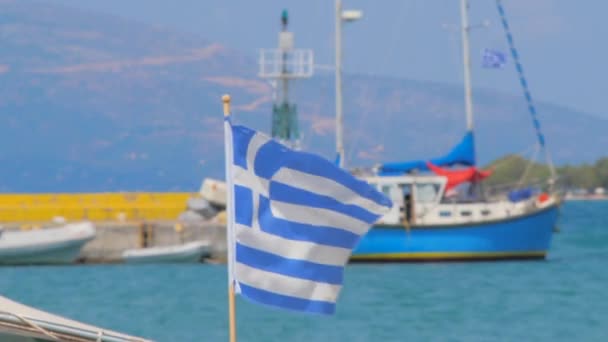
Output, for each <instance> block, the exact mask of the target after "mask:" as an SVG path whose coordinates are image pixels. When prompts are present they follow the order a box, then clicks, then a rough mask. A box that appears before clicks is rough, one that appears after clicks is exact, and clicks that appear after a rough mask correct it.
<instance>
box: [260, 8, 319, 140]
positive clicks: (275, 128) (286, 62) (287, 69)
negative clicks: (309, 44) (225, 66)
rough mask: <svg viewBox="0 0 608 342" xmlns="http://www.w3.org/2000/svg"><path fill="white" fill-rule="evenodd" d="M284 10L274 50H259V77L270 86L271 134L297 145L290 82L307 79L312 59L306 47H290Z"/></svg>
mask: <svg viewBox="0 0 608 342" xmlns="http://www.w3.org/2000/svg"><path fill="white" fill-rule="evenodd" d="M288 23H289V18H288V16H287V10H283V12H282V14H281V28H282V29H281V32H280V33H279V47H278V48H277V49H261V50H260V60H259V63H260V73H259V76H260V77H262V78H265V79H268V80H269V81H270V83H271V84H272V86H273V91H274V94H273V105H272V137H273V138H275V139H277V140H279V141H281V142H282V143H284V144H286V145H287V146H290V147H292V148H299V147H300V132H299V130H298V114H297V107H296V105H295V104H294V103H292V102H291V101H290V100H289V86H290V82H292V81H293V80H295V79H298V78H310V77H311V76H312V74H313V68H314V59H313V53H312V50H310V49H294V37H293V33H292V32H289V31H287V25H288Z"/></svg>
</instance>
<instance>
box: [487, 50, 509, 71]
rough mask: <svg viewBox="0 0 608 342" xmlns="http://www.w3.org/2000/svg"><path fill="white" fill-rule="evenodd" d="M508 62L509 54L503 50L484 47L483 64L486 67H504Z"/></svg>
mask: <svg viewBox="0 0 608 342" xmlns="http://www.w3.org/2000/svg"><path fill="white" fill-rule="evenodd" d="M505 64H507V55H506V54H505V53H503V52H501V51H498V50H493V49H484V50H483V53H482V65H483V67H484V68H502V67H503V66H505Z"/></svg>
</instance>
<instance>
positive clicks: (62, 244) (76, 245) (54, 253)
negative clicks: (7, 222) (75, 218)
mask: <svg viewBox="0 0 608 342" xmlns="http://www.w3.org/2000/svg"><path fill="white" fill-rule="evenodd" d="M94 237H95V227H94V226H93V224H92V223H90V222H80V223H69V224H65V225H63V226H60V227H52V228H44V229H35V230H28V231H22V230H4V231H2V233H0V264H5V265H6V264H9V265H23V264H68V263H72V262H74V261H76V259H77V258H78V256H79V255H80V250H81V249H82V247H83V246H84V245H85V244H86V243H87V242H89V241H90V240H92V239H93V238H94Z"/></svg>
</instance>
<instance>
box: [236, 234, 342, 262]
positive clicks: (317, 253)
mask: <svg viewBox="0 0 608 342" xmlns="http://www.w3.org/2000/svg"><path fill="white" fill-rule="evenodd" d="M236 239H237V241H238V242H239V243H241V244H243V245H245V246H249V247H251V248H255V249H258V250H261V251H264V252H268V253H272V254H275V255H278V256H281V257H284V258H288V259H297V260H306V261H310V262H316V263H319V264H324V265H333V266H344V264H345V263H346V262H347V261H348V258H349V257H350V254H351V250H350V249H348V248H340V247H331V246H325V245H320V244H316V243H314V242H307V241H295V240H289V239H285V238H282V237H279V236H276V235H272V234H268V233H266V232H264V231H261V230H253V229H251V228H249V227H247V226H244V225H240V224H237V225H236Z"/></svg>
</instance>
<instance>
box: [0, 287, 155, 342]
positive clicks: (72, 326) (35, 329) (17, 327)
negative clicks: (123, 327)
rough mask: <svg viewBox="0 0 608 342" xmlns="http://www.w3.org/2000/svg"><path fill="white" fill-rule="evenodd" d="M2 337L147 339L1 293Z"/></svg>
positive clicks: (107, 341) (29, 340)
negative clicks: (73, 318) (93, 324)
mask: <svg viewBox="0 0 608 342" xmlns="http://www.w3.org/2000/svg"><path fill="white" fill-rule="evenodd" d="M0 341H9V342H33V341H74V342H88V341H99V342H146V341H149V340H145V339H143V338H139V337H134V336H129V335H125V334H122V333H118V332H114V331H110V330H105V329H102V328H99V327H96V326H92V325H88V324H84V323H80V322H77V321H73V320H71V319H67V318H65V317H62V316H58V315H54V314H51V313H48V312H45V311H42V310H38V309H35V308H32V307H29V306H27V305H24V304H21V303H18V302H15V301H12V300H10V299H8V298H5V297H2V296H0Z"/></svg>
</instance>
